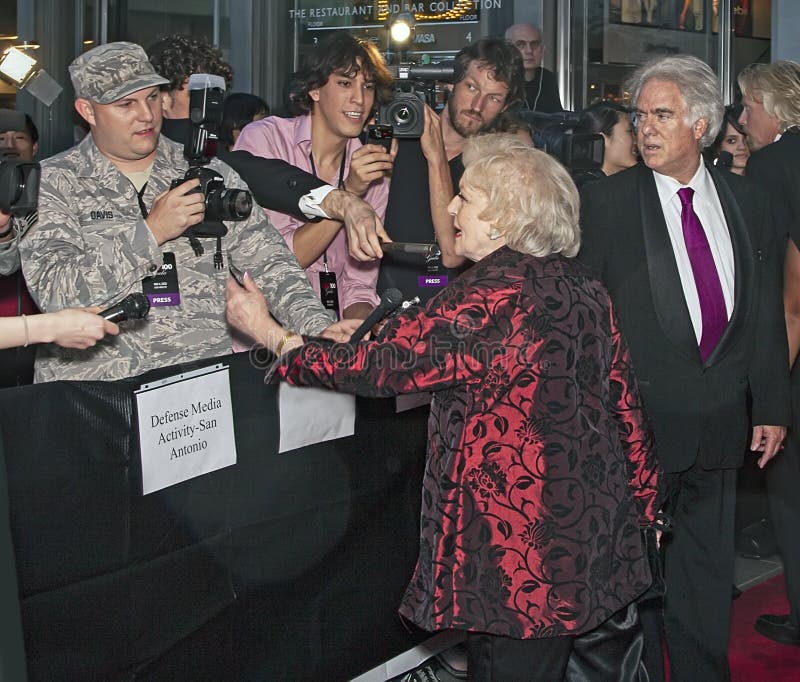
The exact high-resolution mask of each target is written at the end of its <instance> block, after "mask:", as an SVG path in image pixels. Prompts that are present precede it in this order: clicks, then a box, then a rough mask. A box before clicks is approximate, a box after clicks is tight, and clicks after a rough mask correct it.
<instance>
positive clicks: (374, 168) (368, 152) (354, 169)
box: [344, 140, 397, 197]
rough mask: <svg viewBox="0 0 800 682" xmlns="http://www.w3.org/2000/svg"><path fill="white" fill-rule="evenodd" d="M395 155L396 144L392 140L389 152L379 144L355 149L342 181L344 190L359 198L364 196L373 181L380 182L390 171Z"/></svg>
mask: <svg viewBox="0 0 800 682" xmlns="http://www.w3.org/2000/svg"><path fill="white" fill-rule="evenodd" d="M396 153H397V142H395V141H394V140H392V151H391V152H387V151H386V149H384V148H383V146H381V145H379V144H365V145H364V146H363V147H359V148H358V149H356V151H354V152H353V155H352V156H351V157H350V172H349V173H348V175H347V178H346V179H345V181H344V188H345V189H346V190H347V191H348V192H352V193H353V194H357V195H358V196H360V197H361V196H364V194H366V192H367V189H369V186H370V185H371V184H372V183H373V182H374V181H375V180H380V179H381V178H382V177H384V176H385V175H388V174H389V172H390V171H391V170H392V165H393V164H394V157H395V154H396Z"/></svg>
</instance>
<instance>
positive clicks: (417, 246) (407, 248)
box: [381, 242, 442, 258]
mask: <svg viewBox="0 0 800 682" xmlns="http://www.w3.org/2000/svg"><path fill="white" fill-rule="evenodd" d="M381 248H382V249H383V250H384V252H386V251H395V252H400V253H416V254H420V255H422V256H425V257H426V258H438V257H439V256H441V255H442V250H441V249H440V248H439V245H438V244H421V243H417V242H381Z"/></svg>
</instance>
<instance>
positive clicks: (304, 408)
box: [278, 383, 356, 452]
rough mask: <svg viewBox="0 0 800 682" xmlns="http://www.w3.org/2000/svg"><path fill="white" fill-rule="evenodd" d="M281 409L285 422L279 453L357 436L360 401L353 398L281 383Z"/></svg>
mask: <svg viewBox="0 0 800 682" xmlns="http://www.w3.org/2000/svg"><path fill="white" fill-rule="evenodd" d="M278 409H279V410H280V420H281V441H280V445H279V447H278V452H288V451H289V450H294V449H295V448H302V447H304V446H306V445H313V444H314V443H321V442H322V441H326V440H333V439H334V438H344V437H345V436H352V435H353V434H354V433H355V432H356V399H355V396H352V395H345V394H344V393H335V392H334V391H329V390H326V389H324V388H298V387H296V386H289V385H288V384H284V383H281V385H280V388H279V389H278Z"/></svg>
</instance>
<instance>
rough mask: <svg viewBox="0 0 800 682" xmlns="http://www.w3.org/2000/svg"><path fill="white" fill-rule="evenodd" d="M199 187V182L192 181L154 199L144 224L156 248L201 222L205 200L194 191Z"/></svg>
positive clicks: (201, 194) (195, 179) (194, 179)
mask: <svg viewBox="0 0 800 682" xmlns="http://www.w3.org/2000/svg"><path fill="white" fill-rule="evenodd" d="M199 187H200V180H198V179H197V178H193V179H191V180H187V181H186V182H183V183H181V184H180V185H178V186H177V187H175V188H174V189H171V190H168V191H166V192H162V193H161V194H159V195H158V196H157V197H156V198H155V200H154V201H153V207H152V208H151V209H150V214H149V215H148V216H147V219H146V221H145V222H146V223H147V226H148V227H149V228H150V231H151V232H152V233H153V236H154V237H155V238H156V241H157V242H158V244H159V246H160V245H161V244H163V243H164V242H168V241H170V240H172V239H176V238H178V237H180V236H181V235H182V234H183V233H184V232H185V231H186V230H187V229H188V228H190V227H192V225H197V224H198V223H200V222H202V221H203V216H204V215H205V196H204V195H203V193H202V192H197V191H193V190H196V189H198V188H199Z"/></svg>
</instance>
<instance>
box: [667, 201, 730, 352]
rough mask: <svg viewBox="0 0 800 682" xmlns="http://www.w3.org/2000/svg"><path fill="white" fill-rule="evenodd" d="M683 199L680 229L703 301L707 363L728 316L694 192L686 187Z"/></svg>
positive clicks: (702, 344) (703, 345)
mask: <svg viewBox="0 0 800 682" xmlns="http://www.w3.org/2000/svg"><path fill="white" fill-rule="evenodd" d="M678 196H679V197H680V200H681V206H682V209H681V226H682V227H683V240H684V242H686V250H687V251H688V252H689V262H690V263H691V264H692V274H693V275H694V283H695V286H696V287H697V296H698V298H699V299H700V314H701V316H702V320H703V333H702V336H701V337H700V357H701V358H702V359H703V362H705V361H706V360H707V359H708V356H709V355H711V351H712V350H714V346H716V345H717V342H718V341H719V339H720V337H721V336H722V332H723V331H725V326H726V325H727V324H728V313H727V311H726V310H725V297H724V296H723V295H722V285H721V284H720V282H719V275H718V274H717V266H716V265H714V256H713V255H712V254H711V247H710V246H709V245H708V239H707V238H706V233H705V230H703V225H702V223H701V222H700V219H699V218H698V217H697V214H696V213H695V212H694V208H692V196H694V190H693V189H692V188H691V187H684V188H682V189H679V190H678Z"/></svg>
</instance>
